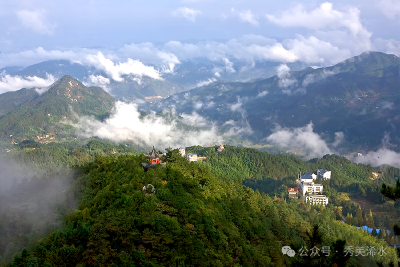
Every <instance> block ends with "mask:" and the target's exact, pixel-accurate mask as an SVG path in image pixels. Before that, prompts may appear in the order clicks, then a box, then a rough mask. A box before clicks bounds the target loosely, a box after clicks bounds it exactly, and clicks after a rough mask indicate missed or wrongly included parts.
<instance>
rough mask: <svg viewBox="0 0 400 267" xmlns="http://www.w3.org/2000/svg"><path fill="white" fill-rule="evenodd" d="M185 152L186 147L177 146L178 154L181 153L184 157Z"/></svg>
mask: <svg viewBox="0 0 400 267" xmlns="http://www.w3.org/2000/svg"><path fill="white" fill-rule="evenodd" d="M185 153H186V149H185V148H184V147H180V148H179V154H181V156H182V157H184V156H185Z"/></svg>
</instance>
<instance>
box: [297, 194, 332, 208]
mask: <svg viewBox="0 0 400 267" xmlns="http://www.w3.org/2000/svg"><path fill="white" fill-rule="evenodd" d="M303 199H304V201H305V202H306V203H308V202H309V203H310V204H311V205H324V206H326V205H327V204H328V197H327V196H325V195H306V196H304V197H303Z"/></svg>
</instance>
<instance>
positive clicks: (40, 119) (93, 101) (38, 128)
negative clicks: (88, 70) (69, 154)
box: [0, 75, 115, 140]
mask: <svg viewBox="0 0 400 267" xmlns="http://www.w3.org/2000/svg"><path fill="white" fill-rule="evenodd" d="M114 101H115V100H114V98H113V97H112V96H111V95H109V94H108V93H106V92H105V91H104V90H103V89H101V88H99V87H86V86H84V85H83V84H82V83H81V82H79V81H78V80H75V79H73V78H72V77H71V76H68V75H66V76H64V77H63V78H61V79H60V80H58V81H57V82H55V83H54V84H53V85H52V86H51V87H50V89H49V90H48V91H47V92H45V93H44V94H43V95H41V96H40V97H37V98H35V99H34V100H32V101H30V102H28V103H26V104H24V105H21V106H19V107H17V108H15V109H14V110H12V111H11V112H9V113H8V114H6V115H5V116H4V117H2V118H1V119H0V138H5V137H7V138H10V135H12V136H13V137H12V138H13V139H16V140H18V139H26V138H35V137H36V136H37V135H39V136H41V137H46V135H48V136H49V137H48V138H51V137H52V136H53V137H55V138H61V137H65V136H67V135H71V134H73V132H71V126H69V125H67V124H63V123H62V122H63V121H71V122H74V121H75V120H76V115H78V116H83V115H87V116H88V115H93V116H96V117H97V118H102V117H103V116H105V115H106V114H107V113H108V112H109V111H110V109H111V108H112V106H113V104H114ZM75 114H76V115H75Z"/></svg>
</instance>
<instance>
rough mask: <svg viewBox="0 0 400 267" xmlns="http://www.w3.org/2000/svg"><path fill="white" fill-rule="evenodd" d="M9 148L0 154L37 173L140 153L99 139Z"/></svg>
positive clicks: (30, 142)
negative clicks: (97, 159) (97, 158)
mask: <svg viewBox="0 0 400 267" xmlns="http://www.w3.org/2000/svg"><path fill="white" fill-rule="evenodd" d="M7 147H8V148H7V149H6V150H3V151H1V152H0V155H2V156H3V157H5V158H8V159H10V160H13V161H15V162H17V163H18V164H21V165H23V166H25V167H29V168H31V170H34V172H36V173H38V172H39V173H46V172H51V171H55V170H58V169H60V168H65V167H72V166H74V165H81V164H84V163H87V162H90V161H93V160H94V159H95V157H96V156H106V155H113V154H124V153H130V154H138V153H139V152H138V151H137V150H136V148H134V147H133V146H132V145H130V144H115V143H112V142H109V141H105V140H100V139H98V138H89V139H86V140H80V139H74V140H71V141H64V142H51V143H48V144H42V143H38V142H35V141H33V140H25V141H22V142H20V143H18V144H15V145H12V146H10V145H8V146H7ZM7 151H8V152H7Z"/></svg>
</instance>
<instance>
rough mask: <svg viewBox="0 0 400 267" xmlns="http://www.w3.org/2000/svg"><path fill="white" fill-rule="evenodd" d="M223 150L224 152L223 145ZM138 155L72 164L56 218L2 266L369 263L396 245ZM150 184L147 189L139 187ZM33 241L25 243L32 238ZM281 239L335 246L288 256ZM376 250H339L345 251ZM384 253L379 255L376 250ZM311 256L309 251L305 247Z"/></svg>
mask: <svg viewBox="0 0 400 267" xmlns="http://www.w3.org/2000/svg"><path fill="white" fill-rule="evenodd" d="M226 152H229V149H227V150H226ZM145 161H146V158H145V157H144V156H143V155H132V154H131V155H130V154H124V155H122V154H121V155H117V156H115V155H113V156H98V157H96V158H95V160H94V161H93V162H88V163H85V164H82V165H80V166H76V167H75V168H74V169H75V175H74V176H73V182H72V186H71V188H70V191H69V193H68V194H67V195H68V197H69V198H75V199H77V201H78V204H77V206H76V207H75V208H74V209H73V211H72V212H70V213H68V215H67V214H65V215H64V223H63V224H62V226H61V227H58V228H57V229H54V230H53V231H52V232H51V233H49V234H48V235H46V236H45V237H44V238H41V239H40V240H38V241H37V243H36V244H35V246H33V245H32V247H28V248H27V249H24V250H22V252H21V253H19V254H17V255H15V257H14V258H13V260H12V263H11V265H10V266H271V265H274V266H328V265H332V264H333V263H338V264H341V265H339V266H342V265H343V264H346V266H360V265H365V266H376V265H375V262H382V263H386V264H388V263H390V262H397V256H396V251H395V250H394V249H393V248H390V247H389V246H388V244H387V243H386V242H385V241H384V240H382V239H378V238H376V237H374V236H372V235H371V234H369V233H367V232H364V231H361V230H357V229H356V228H355V227H352V226H350V225H348V224H346V223H343V222H341V221H338V220H337V218H336V217H337V216H336V214H335V212H334V209H332V208H330V207H326V208H324V207H320V206H310V205H304V204H303V203H300V202H299V201H298V200H296V199H291V200H290V199H287V200H286V199H285V198H283V199H278V198H277V197H271V196H269V195H267V194H265V193H262V192H260V191H259V190H256V191H254V190H252V189H250V188H249V187H246V186H244V185H242V180H241V179H238V178H235V177H233V178H230V177H229V176H228V175H225V176H224V175H215V174H213V172H211V171H210V167H209V166H206V164H207V163H206V162H204V163H203V164H201V163H200V164H199V162H192V163H189V162H187V161H186V160H185V159H184V158H182V157H181V156H180V155H179V154H178V151H177V150H169V152H168V153H167V156H166V161H167V165H166V166H165V167H161V166H159V167H157V168H155V169H149V170H148V171H147V172H146V171H145V170H144V169H143V167H142V165H141V163H142V162H145ZM148 184H152V185H153V186H154V187H155V189H156V191H155V194H147V195H146V194H144V193H143V192H142V187H143V186H145V185H148ZM32 244H33V243H32ZM284 245H288V246H290V247H291V248H293V249H294V251H296V252H298V251H300V250H301V249H302V248H307V249H308V250H310V249H311V248H312V247H313V246H316V247H320V248H321V247H322V246H329V247H331V248H334V249H335V250H336V251H339V252H338V253H330V255H324V254H322V253H320V256H318V255H313V256H305V257H301V256H299V255H296V256H295V257H289V256H287V255H283V254H282V251H281V250H282V246H284ZM361 247H363V248H364V247H365V248H368V247H374V248H376V249H377V250H376V253H374V255H372V254H368V255H367V254H366V253H364V255H365V256H361V255H358V256H355V255H356V253H352V254H353V255H352V256H350V254H348V255H347V256H346V253H345V251H346V250H348V248H353V249H354V251H356V249H357V248H361ZM382 248H383V249H384V250H385V253H386V254H385V255H383V254H382V253H381V254H379V253H378V252H379V249H380V251H382ZM308 255H310V252H309V253H308Z"/></svg>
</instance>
